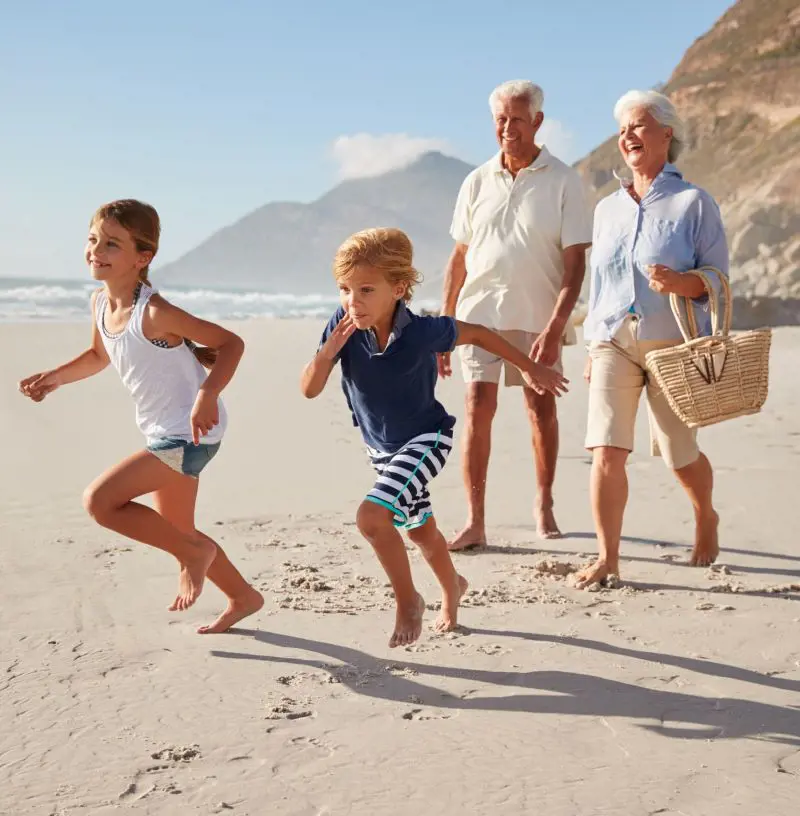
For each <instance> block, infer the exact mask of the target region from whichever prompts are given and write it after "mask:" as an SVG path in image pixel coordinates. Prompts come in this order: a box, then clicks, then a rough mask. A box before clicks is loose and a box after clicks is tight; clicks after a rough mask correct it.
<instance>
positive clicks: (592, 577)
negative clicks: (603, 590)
mask: <svg viewBox="0 0 800 816" xmlns="http://www.w3.org/2000/svg"><path fill="white" fill-rule="evenodd" d="M592 584H600V585H601V586H606V585H607V584H613V585H614V586H617V585H619V565H617V564H615V565H613V568H612V565H610V564H606V562H605V561H601V560H600V559H599V558H598V559H597V561H595V562H594V563H593V564H590V565H589V566H588V567H584V568H583V569H582V570H578V572H576V573H575V588H576V589H586V588H587V587H590V586H591V585H592Z"/></svg>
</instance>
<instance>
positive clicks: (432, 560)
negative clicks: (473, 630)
mask: <svg viewBox="0 0 800 816" xmlns="http://www.w3.org/2000/svg"><path fill="white" fill-rule="evenodd" d="M408 537H409V538H410V539H411V540H412V541H413V542H414V543H415V544H416V545H417V546H418V547H419V548H420V551H421V552H422V554H423V555H424V556H425V560H426V561H427V562H428V565H429V566H430V568H431V569H432V570H433V573H434V575H435V576H436V579H437V580H438V581H439V585H440V586H441V587H442V608H441V611H440V612H439V618H438V619H437V621H436V623H435V624H434V629H436V631H437V632H451V631H452V630H453V629H455V628H456V626H457V625H458V605H459V603H460V601H461V598H462V597H463V596H464V593H465V592H466V591H467V589H468V587H469V584H468V583H467V579H466V578H464V577H463V576H461V575H459V574H458V573H457V572H456V568H455V567H454V566H453V561H452V559H451V558H450V552H449V550H448V549H447V541H446V540H445V537H444V536H443V535H442V533H441V531H440V530H439V528H438V527H437V526H436V519H434V518H433V516H431V517H430V518H429V519H428V520H427V521H426V522H425V524H423V525H422V526H421V527H416V528H414V529H413V530H409V531H408Z"/></svg>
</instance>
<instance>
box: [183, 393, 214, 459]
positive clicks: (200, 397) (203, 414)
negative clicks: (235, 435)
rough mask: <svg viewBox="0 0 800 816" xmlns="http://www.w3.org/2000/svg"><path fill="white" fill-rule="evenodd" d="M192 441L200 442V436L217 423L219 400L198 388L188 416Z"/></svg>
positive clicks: (204, 434) (197, 443) (196, 443)
mask: <svg viewBox="0 0 800 816" xmlns="http://www.w3.org/2000/svg"><path fill="white" fill-rule="evenodd" d="M190 425H191V429H192V441H193V442H194V444H195V445H199V444H200V437H202V436H206V435H207V434H208V433H209V432H210V431H211V430H213V428H214V427H215V426H216V425H219V402H218V399H217V397H216V396H214V395H213V394H210V393H209V392H208V391H205V390H204V389H202V388H201V389H200V391H199V392H198V394H197V399H196V400H195V401H194V407H193V408H192V414H191V418H190Z"/></svg>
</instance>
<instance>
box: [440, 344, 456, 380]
mask: <svg viewBox="0 0 800 816" xmlns="http://www.w3.org/2000/svg"><path fill="white" fill-rule="evenodd" d="M436 365H437V366H438V368H439V376H440V377H441V378H442V379H446V378H447V377H449V376H450V375H451V374H452V373H453V364H452V363H451V361H450V352H449V351H445V352H443V353H442V354H437V355H436Z"/></svg>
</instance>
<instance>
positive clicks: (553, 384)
mask: <svg viewBox="0 0 800 816" xmlns="http://www.w3.org/2000/svg"><path fill="white" fill-rule="evenodd" d="M456 326H457V327H458V337H457V338H456V345H457V346H464V345H469V346H479V347H480V348H482V349H485V350H486V351H488V352H489V353H490V354H496V355H497V356H498V357H502V358H503V359H504V360H507V361H508V362H509V363H511V365H513V366H516V367H517V368H518V369H519V370H520V371H521V372H522V376H523V377H524V379H525V382H526V383H527V384H528V386H529V387H530V388H532V389H533V390H534V391H536V392H537V393H539V394H544V393H546V392H549V393H551V394H555V396H557V397H559V396H561V394H563V393H566V391H567V383H568V382H569V380H567V379H566V378H565V377H564V375H563V374H559V372H558V371H556V370H555V369H553V368H549V367H548V366H545V365H542V364H541V363H535V362H534V361H533V360H531V358H530V357H528V356H527V355H526V354H523V353H522V352H521V351H520V350H519V349H518V348H515V347H514V346H512V345H511V343H509V342H508V341H507V340H504V339H503V338H502V337H501V336H500V335H499V334H497V333H496V332H493V331H492V330H491V329H487V328H486V326H479V325H477V324H476V323H464V322H462V321H461V320H456Z"/></svg>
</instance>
